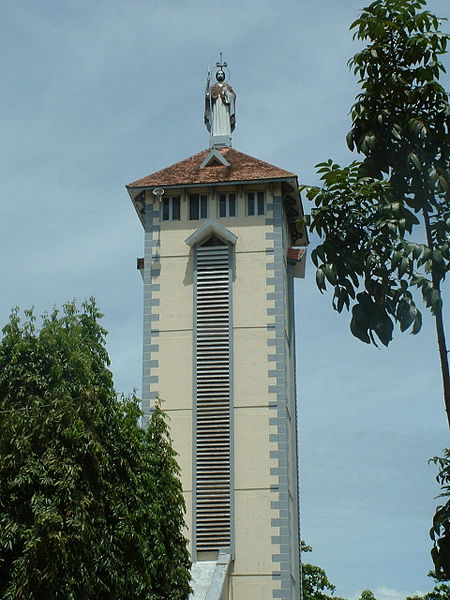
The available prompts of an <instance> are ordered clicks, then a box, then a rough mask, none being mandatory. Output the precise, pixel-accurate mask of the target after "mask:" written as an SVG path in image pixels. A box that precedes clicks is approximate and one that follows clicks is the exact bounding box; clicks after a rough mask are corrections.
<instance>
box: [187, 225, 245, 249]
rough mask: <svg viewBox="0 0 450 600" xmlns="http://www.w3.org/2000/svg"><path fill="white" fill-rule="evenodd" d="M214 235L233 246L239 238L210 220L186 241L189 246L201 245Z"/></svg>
mask: <svg viewBox="0 0 450 600" xmlns="http://www.w3.org/2000/svg"><path fill="white" fill-rule="evenodd" d="M212 235H215V236H217V237H218V238H220V239H221V240H223V241H224V242H229V243H230V244H233V245H234V244H235V243H236V240H237V238H238V236H237V235H236V234H235V233H232V232H231V231H229V230H228V229H226V228H225V227H224V226H223V225H220V223H218V222H217V221H214V220H213V219H208V220H207V221H205V222H204V223H203V225H201V227H199V228H198V229H197V230H196V231H194V233H192V234H191V235H190V236H189V237H188V238H187V239H186V240H185V241H186V244H187V245H188V246H194V245H195V244H199V243H201V242H203V241H205V240H206V239H207V238H209V237H211V236H212Z"/></svg>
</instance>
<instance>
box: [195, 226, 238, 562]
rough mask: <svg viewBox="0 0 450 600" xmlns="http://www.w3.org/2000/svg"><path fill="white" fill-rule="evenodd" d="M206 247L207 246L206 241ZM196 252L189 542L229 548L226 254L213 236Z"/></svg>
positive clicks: (199, 547) (213, 548) (206, 548)
mask: <svg viewBox="0 0 450 600" xmlns="http://www.w3.org/2000/svg"><path fill="white" fill-rule="evenodd" d="M210 240H212V242H210V243H208V241H210ZM210 240H208V241H207V242H206V243H205V244H204V245H202V246H198V247H197V248H196V297H195V390H196V398H195V402H196V442H195V455H196V456H195V543H196V549H197V551H198V552H211V551H216V550H219V549H220V548H225V547H230V546H231V407H230V399H231V389H230V388H231V379H230V375H231V364H230V362H231V358H230V357H231V339H230V338H231V328H230V300H231V299H230V294H231V292H230V290H231V278H230V275H231V252H230V247H229V246H228V245H226V244H224V243H223V242H222V241H221V240H218V239H217V238H215V237H214V236H213V237H212V238H210Z"/></svg>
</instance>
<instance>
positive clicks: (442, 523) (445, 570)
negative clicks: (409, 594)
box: [427, 449, 450, 600]
mask: <svg viewBox="0 0 450 600" xmlns="http://www.w3.org/2000/svg"><path fill="white" fill-rule="evenodd" d="M432 462H434V463H435V464H436V465H437V466H438V467H439V472H438V474H437V475H436V480H437V482H438V483H439V485H440V486H441V490H442V492H441V494H440V497H441V498H446V499H447V501H446V503H445V504H443V505H441V506H438V507H437V509H436V513H435V515H434V518H433V527H432V528H431V530H430V537H431V539H432V540H433V549H432V551H431V557H432V559H433V562H434V566H435V577H436V579H438V580H450V450H449V449H444V456H443V457H439V456H436V457H435V458H433V459H432ZM443 589H447V591H448V592H450V587H449V586H448V585H445V586H444V588H443ZM441 591H442V590H438V592H439V593H441ZM448 597H450V593H449V595H448ZM437 598H440V596H437ZM427 600H428V599H427ZM430 600H434V598H430Z"/></svg>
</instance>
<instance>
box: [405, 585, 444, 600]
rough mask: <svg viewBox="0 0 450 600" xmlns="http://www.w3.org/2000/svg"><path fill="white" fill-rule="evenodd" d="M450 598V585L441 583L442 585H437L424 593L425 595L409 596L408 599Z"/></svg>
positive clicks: (436, 599)
mask: <svg viewBox="0 0 450 600" xmlns="http://www.w3.org/2000/svg"><path fill="white" fill-rule="evenodd" d="M449 598H450V585H448V584H447V583H441V584H440V585H436V586H435V587H434V589H433V590H432V591H431V592H428V594H424V595H423V596H408V597H407V598H406V600H449Z"/></svg>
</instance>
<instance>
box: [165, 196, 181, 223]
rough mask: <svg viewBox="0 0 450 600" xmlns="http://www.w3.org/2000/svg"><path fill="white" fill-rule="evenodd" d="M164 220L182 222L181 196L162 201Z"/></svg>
mask: <svg viewBox="0 0 450 600" xmlns="http://www.w3.org/2000/svg"><path fill="white" fill-rule="evenodd" d="M162 220H163V221H179V220H180V196H171V197H169V198H164V199H163V201H162Z"/></svg>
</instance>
